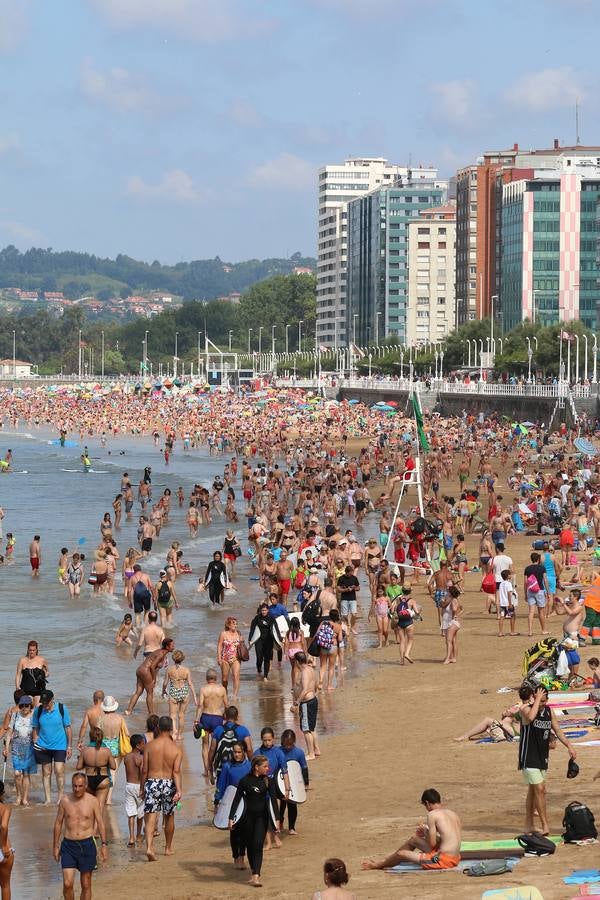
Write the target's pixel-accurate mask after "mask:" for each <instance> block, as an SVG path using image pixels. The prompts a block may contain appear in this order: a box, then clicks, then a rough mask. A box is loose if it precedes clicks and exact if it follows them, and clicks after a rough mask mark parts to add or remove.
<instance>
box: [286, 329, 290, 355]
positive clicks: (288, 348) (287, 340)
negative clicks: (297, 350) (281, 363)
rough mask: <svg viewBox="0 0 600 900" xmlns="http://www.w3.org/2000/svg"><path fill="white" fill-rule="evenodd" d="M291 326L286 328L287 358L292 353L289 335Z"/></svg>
mask: <svg viewBox="0 0 600 900" xmlns="http://www.w3.org/2000/svg"><path fill="white" fill-rule="evenodd" d="M289 329H290V326H289V324H288V325H286V326H285V355H286V356H287V355H288V353H289V352H290V334H289Z"/></svg>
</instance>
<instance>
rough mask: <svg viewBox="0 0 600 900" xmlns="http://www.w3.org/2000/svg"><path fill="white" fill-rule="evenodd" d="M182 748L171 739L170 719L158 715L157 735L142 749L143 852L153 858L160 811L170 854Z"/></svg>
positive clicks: (179, 798)
mask: <svg viewBox="0 0 600 900" xmlns="http://www.w3.org/2000/svg"><path fill="white" fill-rule="evenodd" d="M182 757H183V751H182V750H181V748H180V747H178V746H177V744H176V743H175V742H174V740H173V720H172V719H171V718H170V717H169V716H161V717H160V719H159V720H158V737H156V738H154V740H153V741H150V743H149V744H148V745H147V747H146V749H145V751H144V762H143V765H142V779H141V782H140V796H143V797H144V818H145V830H146V856H147V857H148V860H149V861H150V862H155V861H156V853H155V850H154V832H155V830H156V820H157V818H158V815H159V814H160V813H161V812H162V814H163V821H164V829H165V856H172V854H173V850H172V844H173V836H174V834H175V810H176V808H177V804H178V803H179V801H180V800H181V760H182Z"/></svg>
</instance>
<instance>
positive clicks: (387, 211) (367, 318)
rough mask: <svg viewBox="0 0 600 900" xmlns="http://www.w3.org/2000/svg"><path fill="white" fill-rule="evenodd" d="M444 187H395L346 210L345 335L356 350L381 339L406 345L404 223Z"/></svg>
mask: <svg viewBox="0 0 600 900" xmlns="http://www.w3.org/2000/svg"><path fill="white" fill-rule="evenodd" d="M446 195H447V183H446V182H444V181H437V180H435V181H434V180H431V181H427V182H424V181H420V182H418V183H413V182H412V181H410V180H407V181H406V182H405V183H396V184H394V185H391V186H390V187H387V188H381V189H377V190H374V191H371V192H370V193H369V194H367V195H366V196H364V197H360V198H358V199H356V200H353V201H352V202H350V203H349V204H348V207H347V215H348V219H347V241H348V276H347V285H346V335H347V337H348V340H349V341H352V343H355V344H357V345H359V346H366V345H368V344H374V343H376V342H377V341H378V340H381V339H382V338H383V336H384V335H387V336H388V337H392V338H395V339H397V340H398V341H399V342H400V343H405V342H406V332H407V304H408V225H409V223H410V222H412V221H413V220H415V219H417V218H418V216H419V213H420V212H421V211H422V210H424V209H428V208H430V207H432V206H440V205H441V204H442V203H443V202H445V200H446Z"/></svg>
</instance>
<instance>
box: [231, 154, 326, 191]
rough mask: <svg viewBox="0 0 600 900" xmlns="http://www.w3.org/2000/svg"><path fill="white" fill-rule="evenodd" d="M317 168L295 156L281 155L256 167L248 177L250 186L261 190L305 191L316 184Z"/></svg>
mask: <svg viewBox="0 0 600 900" xmlns="http://www.w3.org/2000/svg"><path fill="white" fill-rule="evenodd" d="M315 179H316V167H315V166H314V165H313V164H312V163H309V162H307V161H306V160H305V159H301V158H300V157H299V156H295V155H294V154H293V153H280V154H279V156H275V157H274V158H273V159H269V160H267V162H264V163H262V164H261V165H260V166H256V168H254V169H253V170H252V171H251V172H250V174H249V175H248V179H247V181H248V184H249V186H250V187H253V188H260V189H261V190H274V191H277V190H284V191H304V190H307V189H308V188H314V186H315V184H316V181H315Z"/></svg>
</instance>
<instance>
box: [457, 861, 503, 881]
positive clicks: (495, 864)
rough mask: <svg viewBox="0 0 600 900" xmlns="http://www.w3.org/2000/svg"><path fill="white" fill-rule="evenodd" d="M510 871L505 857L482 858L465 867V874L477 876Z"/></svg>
mask: <svg viewBox="0 0 600 900" xmlns="http://www.w3.org/2000/svg"><path fill="white" fill-rule="evenodd" d="M510 871H511V868H510V866H509V864H508V860H506V859H482V860H480V861H479V862H476V863H475V864H474V865H472V866H469V868H468V869H465V875H472V876H474V877H475V878H478V877H480V876H482V875H504V873H505V872H510Z"/></svg>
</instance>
